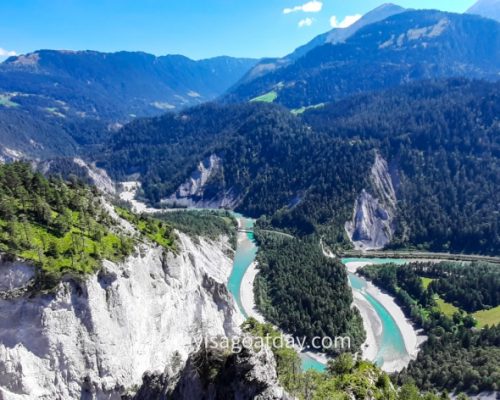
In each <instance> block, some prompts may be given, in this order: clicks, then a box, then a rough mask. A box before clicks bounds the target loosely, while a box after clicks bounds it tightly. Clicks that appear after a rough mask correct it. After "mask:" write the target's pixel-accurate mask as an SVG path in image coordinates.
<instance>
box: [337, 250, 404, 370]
mask: <svg viewBox="0 0 500 400" xmlns="http://www.w3.org/2000/svg"><path fill="white" fill-rule="evenodd" d="M342 262H343V263H344V264H346V263H348V262H370V263H372V264H385V263H393V264H398V265H400V264H404V263H406V261H405V260H399V259H388V258H369V259H368V258H344V259H342ZM349 282H350V284H351V287H352V289H353V290H354V291H357V292H358V293H360V294H361V295H362V296H363V297H364V298H365V299H366V301H368V303H370V304H371V306H372V307H373V309H374V310H375V312H376V313H377V315H378V317H379V318H380V320H381V322H382V334H381V336H380V338H379V340H378V343H377V344H378V347H379V350H378V353H377V356H376V358H375V360H374V361H375V363H376V364H377V365H378V366H382V365H383V364H384V363H385V362H390V361H394V360H398V359H403V358H406V357H407V356H408V352H407V351H406V347H405V342H404V339H403V335H402V334H401V331H400V330H399V327H398V325H397V323H396V321H395V320H394V318H393V317H392V316H391V314H389V312H388V311H387V310H386V308H385V307H384V306H383V305H382V304H381V303H380V302H379V301H377V300H376V299H375V298H374V297H373V296H372V295H370V294H369V293H367V292H366V287H367V284H368V283H367V281H366V280H365V279H363V278H362V277H360V276H358V275H355V274H351V273H349Z"/></svg>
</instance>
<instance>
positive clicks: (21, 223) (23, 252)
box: [0, 163, 175, 286]
mask: <svg viewBox="0 0 500 400" xmlns="http://www.w3.org/2000/svg"><path fill="white" fill-rule="evenodd" d="M122 214H123V216H124V217H127V219H129V220H130V222H132V223H134V224H135V225H136V226H137V229H138V230H139V231H141V232H142V233H143V234H144V236H145V237H148V238H149V239H151V240H152V241H156V242H157V243H159V244H161V245H163V246H164V247H165V248H173V246H174V240H175V236H174V233H173V230H172V229H171V228H170V226H169V225H167V224H166V223H162V222H159V221H155V220H150V219H147V218H145V217H138V216H133V215H132V214H130V213H128V212H125V210H123V212H122ZM135 243H136V242H135V239H134V238H133V237H131V235H130V234H129V233H127V232H125V231H124V230H123V228H121V227H120V224H119V223H118V222H117V221H116V220H115V219H113V218H112V217H111V216H110V214H109V212H108V211H107V210H106V208H105V207H104V205H103V203H102V200H101V197H100V196H99V193H98V192H97V189H95V188H91V187H89V186H86V185H83V184H81V183H80V182H78V181H76V180H72V181H69V182H65V181H62V180H60V179H57V178H50V179H47V178H45V177H43V176H42V175H41V174H40V173H36V172H33V171H32V169H31V167H30V165H29V164H25V163H13V164H6V165H2V166H0V251H1V252H2V253H4V254H5V257H7V258H8V259H12V260H14V259H16V258H20V259H22V260H28V261H29V262H31V263H33V264H34V265H35V266H37V267H38V271H37V272H38V275H39V283H40V284H41V285H43V286H50V285H51V284H53V283H54V282H57V281H58V280H59V279H60V278H61V276H63V275H64V274H67V273H69V274H73V275H75V274H76V275H82V274H87V273H90V272H94V271H96V270H97V269H98V268H99V267H100V265H101V261H102V260H103V259H107V260H112V261H118V260H121V259H123V258H124V257H125V256H127V255H129V254H131V252H132V251H133V249H134V246H135Z"/></svg>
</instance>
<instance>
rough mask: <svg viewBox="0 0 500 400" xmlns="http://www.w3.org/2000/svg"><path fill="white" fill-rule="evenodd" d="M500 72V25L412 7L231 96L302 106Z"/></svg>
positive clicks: (241, 86) (231, 98)
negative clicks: (423, 82)
mask: <svg viewBox="0 0 500 400" xmlns="http://www.w3.org/2000/svg"><path fill="white" fill-rule="evenodd" d="M499 69H500V24H499V23H497V22H495V21H492V20H487V19H484V18H481V17H478V16H473V15H468V14H464V15H461V14H450V13H444V12H440V11H408V12H404V13H400V14H397V15H393V16H391V17H389V18H387V19H385V20H383V21H380V22H377V23H373V24H371V25H368V26H365V27H364V28H362V29H360V30H359V31H358V32H356V33H355V34H354V35H353V36H351V37H350V38H349V39H347V40H346V41H345V43H337V44H335V45H332V44H325V45H323V46H319V47H316V48H314V49H313V50H311V51H309V52H308V53H307V54H306V55H305V56H304V57H301V58H299V59H298V60H297V61H295V62H294V63H292V64H291V65H288V66H285V67H283V68H280V69H277V70H275V71H271V72H268V73H266V74H264V75H263V76H261V77H259V78H257V79H253V80H251V81H248V82H245V81H242V82H241V83H240V84H239V85H237V86H236V87H235V88H233V89H232V90H231V91H230V92H229V93H228V94H227V95H226V96H225V98H224V100H225V101H228V102H238V101H248V100H252V99H255V100H268V101H269V100H272V99H275V100H274V101H275V102H277V103H280V104H282V105H285V106H286V107H289V108H292V109H299V108H301V107H305V106H314V105H318V104H321V103H325V102H329V101H332V100H335V99H339V98H342V97H345V96H347V95H350V94H355V93H359V92H363V91H370V90H378V89H383V88H388V87H395V86H397V85H400V84H404V83H408V82H411V81H415V80H423V79H430V78H439V77H454V76H462V77H473V78H485V79H498V76H499V75H498V71H499ZM263 95H266V96H265V97H263ZM259 96H260V97H259Z"/></svg>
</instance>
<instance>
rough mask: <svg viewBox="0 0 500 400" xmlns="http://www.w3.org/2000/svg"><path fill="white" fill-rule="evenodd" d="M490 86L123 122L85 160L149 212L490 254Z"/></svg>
mask: <svg viewBox="0 0 500 400" xmlns="http://www.w3.org/2000/svg"><path fill="white" fill-rule="evenodd" d="M498 93H500V91H499V84H498V83H486V82H480V81H471V82H469V81H465V80H450V81H437V82H421V83H418V84H413V85H409V86H405V87H402V88H399V89H393V90H387V91H384V92H382V93H372V94H365V95H357V96H353V97H350V98H347V99H345V100H342V101H339V102H335V103H333V104H331V105H326V106H325V107H324V108H323V109H317V110H310V111H308V112H306V113H304V115H303V116H299V117H297V116H294V115H293V114H292V113H290V112H289V111H288V110H286V109H284V108H282V107H280V106H277V105H269V104H258V103H247V104H239V105H227V106H225V105H220V104H219V105H217V104H207V105H203V106H199V107H195V108H193V109H189V110H186V111H185V112H182V113H178V114H175V113H169V114H166V115H164V116H162V117H158V118H153V119H149V120H148V119H143V120H138V121H134V122H132V123H131V124H129V125H127V126H125V127H124V128H123V129H121V130H120V131H118V132H117V133H116V134H115V135H113V137H112V138H111V141H110V142H109V143H108V145H107V148H106V149H103V151H101V152H100V153H99V154H98V155H96V157H97V159H98V160H100V162H99V163H98V166H100V167H103V168H105V169H106V170H107V171H108V173H109V174H110V175H111V176H112V177H113V178H114V179H116V180H127V179H129V175H132V174H133V175H134V176H135V177H137V176H139V177H140V178H139V179H140V180H141V181H142V184H143V191H144V192H143V195H144V196H145V197H146V198H147V199H148V200H149V201H150V202H152V203H154V204H162V205H170V206H172V205H173V206H175V205H178V206H186V205H194V206H210V207H214V208H217V207H228V208H233V209H236V210H237V211H240V212H242V213H245V214H246V215H250V216H255V217H260V216H265V219H264V221H265V224H268V225H269V226H270V227H272V228H273V229H282V230H286V231H288V232H290V233H293V234H294V235H299V236H308V235H316V234H317V235H320V236H321V237H323V240H324V242H325V243H327V244H328V245H329V246H331V247H332V248H337V249H338V248H339V247H341V248H346V247H349V246H351V244H350V243H352V245H354V246H356V247H357V246H359V247H361V246H365V248H381V247H393V248H398V249H401V248H406V249H408V248H419V249H427V250H433V251H438V250H439V251H453V252H464V251H467V252H478V253H489V254H493V253H497V252H498V251H497V249H498V248H499V245H500V237H499V232H498V227H499V226H500V221H499V220H498V218H499V216H498V213H496V205H497V203H498V201H499V199H498V191H497V190H496V189H497V187H498V184H499V182H498V176H500V174H499V173H500V169H499V168H500V167H499V163H498V156H499V154H500V153H499V149H498V143H497V140H496V137H497V136H498V115H500V112H499V107H500V99H499V98H498Z"/></svg>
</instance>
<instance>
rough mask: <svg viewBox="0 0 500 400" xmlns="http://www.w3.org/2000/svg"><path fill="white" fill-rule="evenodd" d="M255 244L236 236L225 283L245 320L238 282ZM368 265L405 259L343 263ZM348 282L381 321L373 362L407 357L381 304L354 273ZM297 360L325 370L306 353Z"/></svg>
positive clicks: (243, 221) (249, 222) (247, 224)
mask: <svg viewBox="0 0 500 400" xmlns="http://www.w3.org/2000/svg"><path fill="white" fill-rule="evenodd" d="M235 217H236V218H237V219H238V220H239V222H240V226H241V227H243V228H245V229H249V230H252V229H253V226H254V223H255V220H253V219H251V218H245V217H243V216H241V215H239V214H235ZM257 250H258V247H257V244H256V243H255V240H254V235H253V233H252V232H244V233H243V232H240V233H239V234H238V248H237V250H236V254H235V257H234V265H233V271H232V272H231V276H230V277H229V281H228V288H229V291H230V292H231V293H232V295H233V297H234V299H235V300H236V304H237V305H238V307H239V309H240V310H241V313H242V314H243V315H244V316H245V317H248V316H247V315H246V313H245V310H244V309H243V306H242V304H241V297H240V286H241V281H242V280H243V276H244V275H245V272H246V270H247V268H248V267H249V266H250V265H251V264H252V262H253V261H254V260H255V256H256V254H257ZM356 261H359V262H362V261H366V262H370V263H374V264H383V263H388V262H391V263H396V264H403V263H405V261H404V260H397V259H383V258H376V259H362V258H345V259H343V260H342V262H343V263H344V264H345V263H347V262H356ZM349 282H350V284H351V286H352V288H353V290H356V291H359V292H360V293H361V294H362V296H363V297H364V298H365V299H366V300H367V301H368V302H369V303H370V304H371V305H372V307H373V309H374V310H375V312H376V313H377V314H378V316H379V318H380V320H381V321H382V335H381V337H380V342H379V343H378V344H379V352H378V354H377V357H376V360H375V362H376V363H377V364H378V365H382V364H383V363H384V362H386V361H390V360H395V359H398V358H400V357H404V356H405V355H407V352H406V348H405V345H404V340H403V337H402V335H401V332H400V330H399V328H398V326H397V324H396V321H394V319H393V318H392V316H391V315H390V314H389V312H388V311H387V310H386V309H385V308H384V306H383V305H382V304H380V303H379V302H378V301H377V300H376V299H375V298H373V296H371V295H370V294H369V293H366V291H365V290H364V289H365V288H366V285H367V282H366V281H365V280H364V279H363V278H361V277H359V276H357V275H354V274H349ZM300 358H301V360H302V369H304V370H310V369H313V370H316V371H324V370H325V365H324V364H322V363H320V362H319V361H317V360H315V359H314V358H312V357H310V356H308V355H307V354H300Z"/></svg>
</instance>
